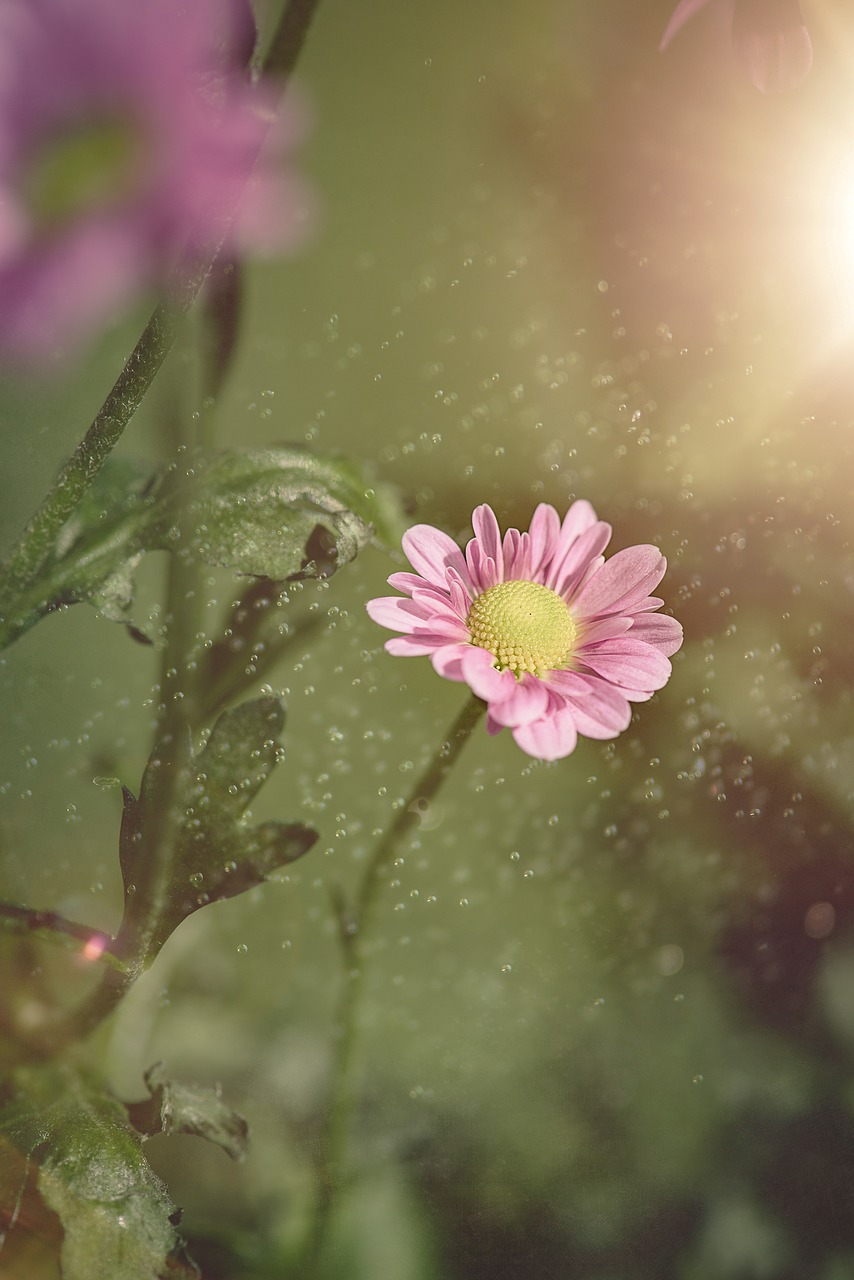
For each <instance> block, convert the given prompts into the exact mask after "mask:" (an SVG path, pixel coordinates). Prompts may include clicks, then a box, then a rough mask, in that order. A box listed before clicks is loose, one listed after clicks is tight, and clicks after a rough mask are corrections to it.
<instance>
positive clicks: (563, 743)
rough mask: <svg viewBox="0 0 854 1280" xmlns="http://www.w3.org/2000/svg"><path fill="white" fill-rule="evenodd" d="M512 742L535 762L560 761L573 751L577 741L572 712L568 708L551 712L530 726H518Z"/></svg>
mask: <svg viewBox="0 0 854 1280" xmlns="http://www.w3.org/2000/svg"><path fill="white" fill-rule="evenodd" d="M513 740H514V742H515V743H516V745H517V746H519V747H521V748H522V750H523V751H527V753H528V755H529V756H534V757H535V758H536V759H537V760H562V759H563V758H564V756H568V755H570V754H571V753H572V752H573V751H574V750H575V744H576V742H577V741H578V733H577V731H576V728H575V720H574V719H573V712H572V711H570V710H569V708H566V709H565V710H561V711H553V712H551V713H550V714H549V715H545V716H543V717H542V719H540V720H534V721H533V723H532V724H521V725H518V726H517V727H516V728H515V729H514V730H513Z"/></svg>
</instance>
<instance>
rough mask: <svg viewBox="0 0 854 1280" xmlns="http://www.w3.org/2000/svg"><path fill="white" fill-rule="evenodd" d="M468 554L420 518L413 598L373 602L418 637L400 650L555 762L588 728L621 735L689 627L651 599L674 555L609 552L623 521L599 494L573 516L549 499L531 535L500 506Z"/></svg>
mask: <svg viewBox="0 0 854 1280" xmlns="http://www.w3.org/2000/svg"><path fill="white" fill-rule="evenodd" d="M472 526H473V529H474V537H473V538H472V539H471V541H470V542H469V543H468V546H467V547H466V549H465V553H463V552H462V551H461V550H460V548H459V547H458V546H457V544H456V543H455V542H454V541H453V540H452V539H451V538H449V537H448V535H447V534H445V533H442V532H441V530H439V529H434V528H432V527H431V526H430V525H426V524H420V525H415V526H414V528H412V529H410V530H409V531H408V532H407V533H406V534H405V535H404V538H403V549H404V551H405V552H406V555H407V557H408V558H409V562H410V564H411V565H412V566H413V568H414V569H415V571H416V572H415V573H393V574H392V576H391V577H390V578H389V580H388V581H389V585H390V586H392V587H394V588H395V590H396V591H401V592H403V593H404V594H403V597H401V596H384V597H381V598H379V599H377V600H371V601H370V602H369V603H368V606H367V609H368V613H369V614H370V616H371V617H372V618H373V620H374V622H378V623H379V624H380V625H381V626H384V627H389V628H390V629H391V630H393V631H401V632H403V633H404V634H403V635H400V636H396V637H394V638H393V639H392V640H388V641H387V642H386V646H385V647H386V649H387V650H388V651H389V653H393V654H396V655H398V656H415V655H418V654H428V655H429V656H430V659H431V661H432V663H433V666H434V667H435V669H436V671H438V673H439V675H441V676H444V677H445V678H446V679H447V680H460V681H464V682H465V683H466V684H468V685H469V687H470V688H471V689H472V691H473V692H474V693H475V694H477V696H478V697H479V698H482V699H483V700H484V701H485V702H486V703H487V704H488V715H487V722H486V723H487V729H488V730H489V732H490V733H498V732H499V731H500V730H501V729H503V728H505V727H506V728H509V729H510V730H511V731H512V733H513V737H514V739H515V740H516V742H517V743H518V745H519V746H520V747H521V748H522V749H523V750H524V751H527V752H528V754H529V755H532V756H537V757H538V758H539V759H542V760H558V759H560V758H561V757H563V756H567V755H569V754H570V752H571V751H572V750H573V749H574V748H575V744H576V740H577V737H578V734H579V733H581V734H584V735H586V736H587V737H589V738H614V737H616V735H617V734H618V733H621V732H622V730H623V729H625V728H626V727H627V726H628V723H629V721H630V719H631V708H630V706H629V703H630V702H644V701H645V700H646V699H648V698H650V697H651V696H652V694H653V693H654V692H655V690H656V689H660V688H662V686H663V685H664V684H666V682H667V680H668V677H669V676H670V663H669V661H668V655H670V654H672V653H675V652H676V650H677V649H678V648H679V646H680V645H681V643H682V628H681V626H680V625H679V623H678V622H677V621H676V620H675V619H674V618H670V617H666V616H662V615H660V614H656V612H655V611H656V610H657V609H660V608H661V605H662V604H663V601H662V600H658V599H656V598H655V597H654V596H651V595H650V594H649V593H650V591H652V590H653V588H654V587H656V586H657V585H658V583H659V582H660V581H661V579H662V577H663V576H664V570H665V568H666V561H665V559H664V556H663V555H662V554H661V552H660V551H659V550H658V548H657V547H653V546H637V547H629V548H627V549H626V550H625V551H618V552H617V554H616V555H614V556H612V557H611V558H610V559H609V560H605V558H604V556H603V555H602V552H603V551H604V550H605V547H606V546H607V545H608V542H609V541H610V538H611V526H610V525H608V524H605V523H604V522H603V521H601V520H598V519H597V518H596V512H595V511H594V510H593V508H592V506H591V505H590V503H589V502H584V501H581V502H575V503H573V504H572V506H571V507H570V509H569V511H568V512H567V513H566V516H565V517H564V519H563V522H561V519H560V516H559V515H558V513H557V511H556V510H555V509H554V507H551V506H548V505H547V504H545V503H542V504H541V505H540V506H538V507H537V509H536V511H535V512H534V515H533V518H532V520H531V527H530V530H529V531H528V532H527V533H520V532H519V530H518V529H509V530H508V531H507V532H506V533H505V534H504V537H503V538H502V537H501V532H500V529H499V527H498V521H497V520H496V518H495V515H494V513H493V512H492V510H491V508H490V507H488V506H482V507H477V508H476V510H475V512H474V514H473V516H472Z"/></svg>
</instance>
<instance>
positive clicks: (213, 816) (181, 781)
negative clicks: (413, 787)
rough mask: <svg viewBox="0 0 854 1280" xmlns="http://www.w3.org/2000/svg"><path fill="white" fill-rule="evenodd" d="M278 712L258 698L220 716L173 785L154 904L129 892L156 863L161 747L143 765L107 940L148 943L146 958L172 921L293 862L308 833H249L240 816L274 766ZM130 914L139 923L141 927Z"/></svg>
mask: <svg viewBox="0 0 854 1280" xmlns="http://www.w3.org/2000/svg"><path fill="white" fill-rule="evenodd" d="M284 719H285V711H284V706H283V704H282V702H281V701H280V699H278V698H272V697H270V698H258V699H256V700H254V701H251V702H244V703H242V704H241V705H240V706H238V707H235V708H234V709H233V710H231V711H226V712H224V713H223V714H222V715H221V716H220V717H219V719H218V720H217V722H216V724H215V725H214V727H213V730H212V731H211V735H210V737H209V739H208V741H207V743H206V744H205V746H204V748H203V749H202V751H201V752H200V753H199V754H198V755H197V756H195V757H193V756H192V755H191V756H190V765H189V767H188V768H185V769H183V770H182V771H181V774H180V776H179V777H178V779H177V795H176V797H175V801H174V803H175V808H176V813H177V823H176V828H175V831H174V833H173V837H172V847H171V858H170V864H169V878H168V884H167V885H166V887H165V892H164V894H163V895H162V897H161V898H157V899H152V897H151V895H149V894H146V893H139V892H138V890H139V887H140V885H141V884H143V883H144V882H145V877H146V874H147V872H148V871H149V869H150V868H151V867H152V866H153V865H155V863H156V862H157V859H158V847H157V845H158V841H159V840H160V837H161V832H162V807H163V798H162V793H161V786H160V782H161V779H162V777H163V776H164V775H163V771H164V769H166V768H169V764H170V751H169V746H168V744H161V746H159V747H158V748H156V749H155V751H154V752H153V753H152V756H151V758H150V759H149V761H148V764H147V765H146V768H145V772H144V774H143V778H142V785H141V787H140V794H139V799H136V798H135V797H134V796H133V795H132V794H131V793H130V792H129V791H127V790H125V793H124V796H125V807H124V814H123V817H122V829H121V837H120V861H121V868H122V876H123V878H124V882H125V891H126V892H125V918H124V920H123V922H122V928H121V930H120V932H119V935H118V938H117V940H116V948H115V949H116V951H117V952H118V953H119V954H121V946H122V939H123V937H125V936H131V937H139V936H146V937H148V938H149V939H150V942H149V944H148V954H149V956H150V955H153V954H156V952H157V951H158V950H159V948H160V947H161V946H162V945H163V943H164V942H165V941H166V939H167V938H168V937H169V935H170V934H171V933H172V932H173V931H174V930H175V929H176V928H177V927H178V925H179V924H180V923H181V921H182V920H185V919H186V918H187V916H189V915H191V914H192V913H193V912H194V911H198V909H199V908H200V907H203V906H206V905H207V904H208V903H211V902H217V901H220V900H222V899H223V898H231V897H234V896H235V895H236V894H238V893H244V892H245V891H246V890H247V889H252V888H254V887H255V886H256V885H259V884H262V883H263V882H264V881H265V880H267V879H268V878H269V877H270V875H272V873H273V872H274V871H276V870H278V869H279V868H280V867H282V866H285V865H286V864H287V863H289V862H293V861H294V860H295V859H297V858H300V857H302V855H303V854H304V853H306V852H307V851H308V850H309V849H310V848H311V846H312V845H313V844H314V842H315V841H316V840H317V832H316V831H313V830H312V829H311V828H310V827H306V826H303V824H302V823H299V822H293V823H285V822H263V823H259V824H257V825H254V826H253V825H251V824H249V823H247V822H246V820H245V818H244V811H245V809H246V807H247V805H248V804H249V803H250V801H251V800H252V799H253V797H254V796H255V795H256V794H257V792H258V791H259V790H260V788H261V787H262V786H263V784H264V783H265V782H266V780H267V778H268V777H269V776H270V773H271V772H272V770H273V767H274V766H275V765H276V763H277V762H278V761H279V759H280V758H281V754H282V747H281V743H280V735H281V732H282V728H283V725H284ZM140 914H143V915H145V916H146V919H145V920H144V921H143V920H141V919H140Z"/></svg>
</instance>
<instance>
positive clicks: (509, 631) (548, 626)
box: [466, 582, 576, 676]
mask: <svg viewBox="0 0 854 1280" xmlns="http://www.w3.org/2000/svg"><path fill="white" fill-rule="evenodd" d="M466 625H467V626H468V629H469V634H470V635H471V638H472V643H473V644H476V645H479V646H480V648H481V649H488V650H489V652H490V653H491V654H493V656H494V657H495V662H496V666H498V667H499V668H500V669H501V670H504V669H505V668H508V667H509V669H510V670H511V671H515V672H516V674H517V675H522V674H523V672H525V671H530V672H531V674H532V675H535V676H541V675H543V674H544V673H545V672H546V671H553V670H555V668H558V667H565V666H566V665H567V663H568V662H569V659H570V657H571V655H572V646H573V645H574V643H575V636H576V628H575V622H574V620H573V617H572V614H571V613H570V611H569V609H568V608H567V605H566V603H565V601H564V600H562V599H561V597H560V596H559V595H558V594H557V592H556V591H552V590H551V589H550V588H549V587H544V586H542V584H541V583H538V582H499V583H498V584H497V585H496V586H494V587H490V588H489V590H488V591H484V593H483V595H481V596H478V598H477V599H476V600H475V602H474V604H473V605H472V607H471V609H470V611H469V615H468V617H467V618H466Z"/></svg>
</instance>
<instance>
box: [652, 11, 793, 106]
mask: <svg viewBox="0 0 854 1280" xmlns="http://www.w3.org/2000/svg"><path fill="white" fill-rule="evenodd" d="M709 2H710V0H681V3H680V4H678V5H677V6H676V8H675V10H674V11H673V15H672V16H671V19H670V21H669V23H668V24H667V29H666V31H665V32H664V35H663V36H662V39H661V44H660V45H659V49H666V48H667V46H668V44H669V43H670V41H671V40H672V39H673V37H674V36H675V34H676V32H677V31H678V30H679V29H680V27H682V26H684V24H685V23H686V22H687V21H688V19H689V18H693V16H694V14H695V13H697V12H698V11H699V10H700V9H702V8H704V7H705V6H706V5H707V4H708V3H709ZM715 3H717V4H722V5H726V6H727V8H728V10H729V12H730V21H731V26H732V44H733V49H734V51H735V56H736V59H737V60H738V62H739V63H740V65H741V66H742V68H743V69H744V71H745V72H746V74H747V75H748V76H749V77H750V79H751V80H752V81H753V83H754V84H755V85H756V88H757V89H760V90H761V91H762V93H780V92H782V91H783V90H784V89H794V88H795V86H796V85H799V84H800V83H801V81H802V80H803V78H804V76H805V75H806V74H807V72H808V71H809V69H810V67H811V66H812V43H811V41H810V37H809V32H808V31H807V28H806V25H805V23H804V19H803V14H802V13H801V6H800V4H799V3H798V0H715Z"/></svg>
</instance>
